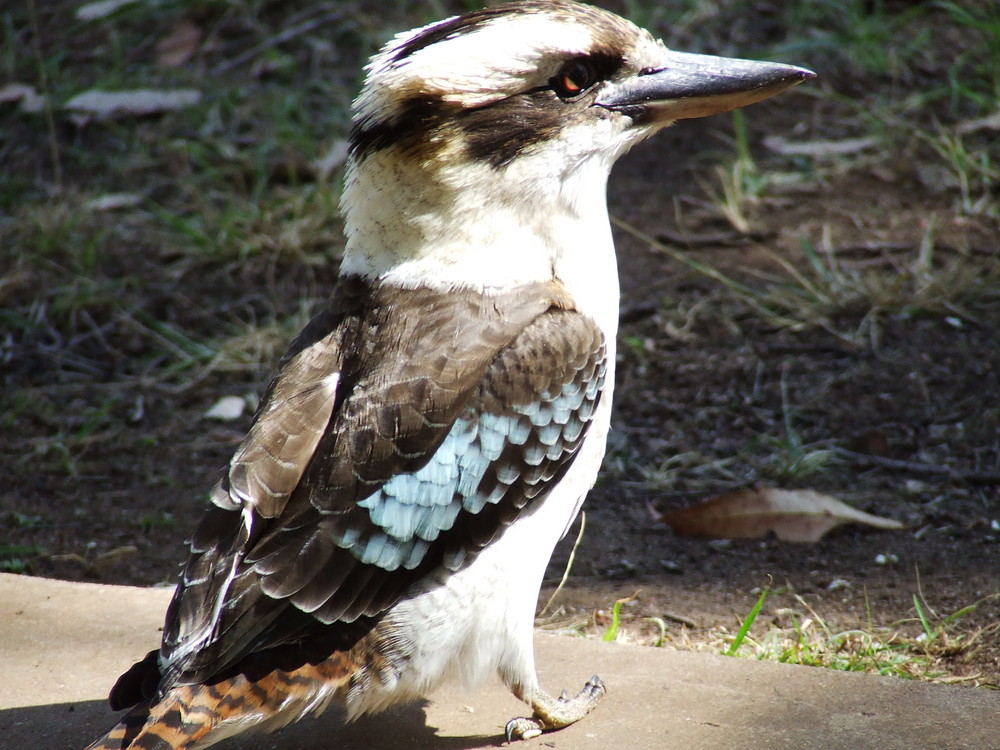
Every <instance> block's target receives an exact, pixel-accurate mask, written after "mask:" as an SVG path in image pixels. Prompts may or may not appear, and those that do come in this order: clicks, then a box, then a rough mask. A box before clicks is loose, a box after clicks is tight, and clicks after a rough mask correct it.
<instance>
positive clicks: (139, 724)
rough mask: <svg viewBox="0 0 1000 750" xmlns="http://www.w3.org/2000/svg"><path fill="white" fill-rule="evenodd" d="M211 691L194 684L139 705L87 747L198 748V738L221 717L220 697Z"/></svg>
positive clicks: (133, 749) (89, 749)
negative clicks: (154, 701) (157, 699)
mask: <svg viewBox="0 0 1000 750" xmlns="http://www.w3.org/2000/svg"><path fill="white" fill-rule="evenodd" d="M211 692H214V691H212V690H211V688H210V687H207V686H204V685H198V686H194V688H182V689H181V690H175V691H171V693H169V694H168V695H167V696H165V697H164V699H163V700H161V701H159V702H158V703H156V704H154V705H152V706H151V705H149V704H147V703H142V704H139V705H138V706H136V707H135V708H134V709H132V710H131V711H129V712H128V713H127V714H126V715H125V716H123V717H122V719H121V720H120V721H119V722H118V723H117V724H116V725H115V726H114V727H112V728H111V731H109V732H108V733H107V734H106V735H104V737H102V738H101V739H99V740H97V741H96V742H94V743H93V744H92V745H89V746H88V747H87V750H126V749H128V750H181V748H194V747H198V746H199V744H200V741H201V740H203V739H205V738H206V737H207V736H208V735H209V733H210V732H212V730H213V729H215V728H216V726H218V723H219V720H220V718H221V717H220V715H219V711H218V708H219V697H221V696H219V697H215V696H212V695H211V694H210V693H211ZM177 693H184V695H177ZM219 739H221V737H220V738H219ZM213 741H214V740H213ZM209 744H211V743H209ZM201 746H202V747H204V746H206V745H204V744H201Z"/></svg>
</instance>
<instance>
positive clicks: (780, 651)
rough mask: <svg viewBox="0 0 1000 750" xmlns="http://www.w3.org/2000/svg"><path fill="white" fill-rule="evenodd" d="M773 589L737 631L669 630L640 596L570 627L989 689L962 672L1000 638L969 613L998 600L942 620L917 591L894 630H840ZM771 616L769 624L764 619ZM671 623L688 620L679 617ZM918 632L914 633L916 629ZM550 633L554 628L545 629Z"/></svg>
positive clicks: (603, 635)
mask: <svg viewBox="0 0 1000 750" xmlns="http://www.w3.org/2000/svg"><path fill="white" fill-rule="evenodd" d="M787 593H788V592H786V591H784V590H776V589H774V588H772V586H771V585H770V584H769V585H767V586H766V587H764V588H763V589H761V590H760V591H759V593H757V597H756V599H755V600H754V604H753V606H752V607H751V608H750V610H749V612H748V613H747V615H746V616H745V617H743V618H740V619H739V624H738V627H737V629H736V632H735V633H733V632H731V631H730V630H729V628H728V627H726V626H715V627H711V628H696V627H693V623H691V624H690V625H683V626H682V627H681V628H680V632H677V630H676V626H675V629H674V630H671V629H670V628H669V627H668V625H667V622H666V620H665V619H664V618H662V617H644V616H638V615H635V614H626V612H625V611H624V610H623V606H624V605H626V604H628V603H630V602H632V601H634V600H635V599H636V596H637V595H636V594H633V595H632V596H630V597H626V598H624V599H619V600H616V601H615V602H614V603H613V604H612V606H611V608H610V610H609V611H605V610H601V611H599V612H597V613H595V615H594V618H593V620H592V621H591V622H583V621H580V622H576V623H574V624H573V625H572V627H568V626H566V625H565V624H562V625H561V626H560V627H561V630H562V631H564V632H566V631H567V630H569V631H571V632H573V633H575V634H577V635H582V636H586V637H595V638H600V639H601V640H603V641H605V642H622V643H631V644H634V645H642V646H650V647H657V648H660V647H662V648H668V649H676V650H683V651H704V652H712V653H719V654H722V655H724V656H729V657H734V658H740V659H753V660H758V661H774V662H778V663H781V664H797V665H800V666H808V667H818V668H822V669H832V670H836V671H841V672H864V673H867V674H878V675H886V676H893V677H900V678H905V679H915V680H921V681H926V682H949V683H968V684H983V685H984V686H986V687H990V686H992V687H998V686H996V685H989V684H986V683H981V682H980V675H978V674H976V673H971V674H970V673H969V671H968V670H967V669H963V668H962V665H963V664H965V663H966V662H967V661H968V660H969V659H970V658H971V657H972V656H974V654H975V652H976V651H977V650H978V649H979V648H981V647H982V646H983V645H985V644H988V643H990V642H991V640H992V639H994V638H995V637H996V635H997V634H998V633H1000V623H993V624H987V625H985V626H983V625H973V624H970V623H968V622H967V620H968V618H969V615H971V614H972V613H973V612H975V611H976V609H977V608H978V607H979V606H981V605H982V604H984V603H986V602H988V601H992V600H995V599H997V598H998V597H1000V594H994V595H992V596H988V597H984V598H983V599H981V600H980V601H977V602H975V603H973V604H971V605H968V606H966V607H962V608H960V609H958V610H956V611H955V612H953V613H952V614H950V615H938V614H937V613H935V612H933V611H932V610H931V609H930V608H929V606H928V605H927V604H926V603H925V602H924V601H923V599H922V598H921V597H920V596H919V595H917V594H914V597H913V601H914V611H915V613H916V616H915V617H914V618H913V619H912V620H907V621H903V622H899V623H894V624H893V625H891V626H884V625H878V624H875V622H874V618H873V615H872V612H871V610H870V608H869V611H868V615H867V623H866V624H865V625H864V626H862V627H854V628H849V629H843V630H842V629H838V628H836V627H834V626H832V625H831V624H830V623H829V622H828V621H826V620H825V619H824V618H823V617H822V616H820V615H819V614H818V613H817V612H816V611H815V609H814V608H813V607H812V606H810V605H809V604H808V603H807V602H806V601H805V599H803V598H802V597H801V596H799V595H797V594H796V595H794V597H793V601H794V605H793V606H786V607H781V606H776V607H775V608H773V609H770V610H769V609H768V607H767V605H768V603H769V602H770V601H771V600H772V599H773V596H774V595H778V594H787ZM765 614H766V622H763V620H764V619H765V618H764V615H765ZM671 617H672V618H673V619H677V620H680V619H682V618H679V617H677V616H676V615H672V616H671ZM914 624H916V625H917V628H916V629H914V627H913V625H914ZM546 626H547V627H549V628H552V627H553V625H552V623H547V625H546Z"/></svg>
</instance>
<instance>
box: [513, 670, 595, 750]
mask: <svg viewBox="0 0 1000 750" xmlns="http://www.w3.org/2000/svg"><path fill="white" fill-rule="evenodd" d="M606 692H607V690H606V688H605V687H604V683H603V682H601V678H600V677H598V676H597V675H596V674H595V675H594V676H593V677H591V678H590V679H589V680H587V683H586V684H585V685H584V686H583V689H582V690H581V691H580V692H579V693H577V694H576V695H574V696H573V697H570V696H569V694H568V693H567V692H566V691H565V690H563V691H562V693H560V695H559V697H558V698H553V697H552V696H550V695H548V694H547V693H544V692H542V691H539V692H538V693H537V694H536V695H535V697H534V698H533V699H532V700H531V707H532V709H534V714H533V715H532V716H531V718H528V717H524V716H522V717H518V718H516V719H511V720H510V721H508V722H507V726H506V728H505V729H504V734H505V735H506V737H507V742H515V741H517V740H530V739H531V738H532V737H537V736H538V735H540V734H541V733H542V732H548V731H551V730H553V729H562V728H563V727H567V726H569V725H570V724H573V723H575V722H577V721H579V720H580V719H582V718H583V717H584V716H586V715H587V714H589V713H590V712H591V711H592V710H593V709H594V706H596V705H597V703H598V701H600V700H601V698H603V697H604V694H605V693H606Z"/></svg>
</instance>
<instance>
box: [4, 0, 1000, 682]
mask: <svg viewBox="0 0 1000 750" xmlns="http://www.w3.org/2000/svg"><path fill="white" fill-rule="evenodd" d="M601 4H602V5H605V7H608V8H609V9H611V10H614V11H616V12H619V13H621V14H623V15H625V16H627V17H628V18H630V19H632V20H633V21H635V22H636V23H638V24H640V25H642V26H645V27H647V28H649V29H650V30H651V31H653V33H654V34H656V35H659V36H661V37H662V38H663V39H664V41H665V42H666V43H667V44H668V45H669V46H671V47H676V48H678V49H683V50H688V51H696V52H704V53H711V54H721V55H729V56H738V57H749V58H758V59H771V60H775V61H780V62H787V63H794V64H800V65H804V66H806V67H809V68H811V69H813V70H815V71H816V72H817V73H818V74H819V78H818V79H817V80H816V81H812V82H809V83H807V84H803V85H802V86H799V87H797V88H796V89H794V90H793V91H791V92H788V93H786V94H783V95H782V96H780V97H778V98H777V99H775V100H773V101H770V102H766V103H763V104H760V105H755V106H753V107H752V108H749V109H747V110H746V111H745V112H737V113H734V114H732V115H724V116H720V117H716V118H713V119H711V120H704V121H692V122H687V123H680V124H678V125H677V126H675V127H674V128H672V129H671V130H669V131H667V132H665V133H663V134H661V135H659V136H658V137H656V138H655V139H653V140H652V141H650V142H647V143H645V144H643V145H642V146H641V147H640V148H637V149H636V150H635V151H634V152H633V153H631V154H630V155H628V156H627V157H626V158H625V159H623V161H622V162H621V164H620V165H619V167H618V168H617V169H616V171H615V173H614V174H613V175H612V180H611V184H610V188H609V203H610V207H611V214H612V217H613V222H614V224H615V232H616V237H617V243H618V249H619V264H620V267H621V275H622V284H623V296H622V304H621V315H622V331H621V334H620V337H621V338H620V344H619V349H620V355H619V356H620V362H619V374H618V379H619V385H618V387H619V391H618V395H617V401H616V413H615V419H614V431H613V434H612V439H611V444H610V447H609V455H608V458H607V460H606V461H605V467H604V471H603V473H602V477H601V480H600V481H599V484H598V487H597V488H596V489H595V490H594V492H593V493H592V494H591V498H590V500H589V501H588V504H587V506H586V508H587V521H586V529H585V530H584V533H583V535H582V538H581V540H580V542H579V545H578V546H577V547H576V549H575V554H573V555H572V556H573V565H572V567H570V568H569V569H568V575H567V576H566V579H565V585H564V586H563V588H562V589H561V590H560V591H559V593H558V595H557V596H555V598H553V599H552V600H551V601H549V599H550V597H551V595H552V594H553V592H554V591H555V588H556V586H557V584H558V583H559V582H560V580H561V579H563V577H564V571H566V570H567V563H568V562H569V558H570V556H571V553H572V552H573V551H574V539H575V537H576V536H577V532H578V531H579V524H578V525H577V526H576V527H574V529H573V530H572V531H571V533H570V535H569V538H567V540H566V541H565V542H564V543H563V545H562V546H561V547H560V548H559V550H558V551H557V554H556V557H555V559H554V561H553V564H552V566H551V567H550V571H549V576H548V580H547V582H546V588H545V590H544V591H543V595H542V599H541V601H540V608H541V610H542V611H541V616H540V619H539V623H540V624H542V625H544V626H545V627H550V628H556V629H561V630H567V631H570V632H574V633H580V634H584V635H588V636H590V637H603V638H607V639H609V640H611V639H617V640H630V641H634V642H639V643H645V644H649V645H651V646H665V647H674V648H692V649H703V650H712V651H722V652H730V653H733V654H736V655H740V656H746V657H749V658H770V659H778V660H782V661H795V662H798V663H807V664H817V665H822V666H829V667H832V668H838V669H861V670H868V671H879V672H885V673H891V674H899V675H902V676H912V677H920V678H922V679H934V680H945V681H951V682H959V683H962V684H969V685H986V686H993V687H997V685H998V680H1000V649H998V646H997V633H998V628H1000V624H998V623H1000V605H998V601H997V597H998V592H1000V248H998V245H1000V242H998V237H1000V231H998V230H1000V6H998V5H997V3H995V2H993V1H992V0H982V1H981V2H976V1H974V0H965V1H963V2H916V1H913V2H906V1H904V0H896V1H893V0H885V1H884V2H879V1H878V0H867V1H865V0H826V1H820V2H811V3H781V2H767V1H766V0H761V1H753V0H720V1H719V2H708V1H706V0H673V1H667V2H641V1H639V0H636V1H635V2H620V3H601ZM399 5H400V6H402V5H404V4H399ZM475 7H478V6H477V4H475V3H452V2H414V3H406V4H405V7H387V5H386V4H385V3H383V2H360V1H359V2H300V1H297V2H274V1H272V2H268V1H266V0H245V1H243V2H241V1H239V0H203V1H191V2H177V1H175V0H103V1H101V2H90V3H80V2H76V1H74V2H68V1H64V0H45V1H44V2H42V1H41V0H14V1H13V2H8V3H5V4H4V7H3V9H2V10H0V34H2V37H0V38H2V44H0V388H2V392H0V571H5V572H8V573H21V574H31V575H46V576H54V577H62V578H69V579H74V580H76V579H79V580H104V581H108V582H118V583H130V584H138V585H154V584H162V585H169V584H170V582H171V581H172V580H173V578H174V576H175V574H176V566H177V563H178V562H179V561H180V560H181V559H182V558H183V555H184V549H183V541H184V539H185V538H186V537H187V534H188V533H189V531H190V529H191V528H192V526H193V524H194V523H195V522H196V520H197V518H198V516H199V513H200V509H201V507H202V505H203V503H204V502H205V497H206V495H207V492H208V490H209V488H210V487H211V485H212V484H213V483H214V482H215V480H216V479H217V477H218V473H219V471H220V469H221V468H222V467H224V466H225V464H226V462H227V461H228V458H229V455H230V454H231V452H232V450H233V449H234V447H235V445H236V444H237V443H238V442H239V440H240V439H241V436H242V434H243V433H244V432H245V430H246V428H247V426H248V424H249V420H250V418H251V415H252V412H253V409H254V407H255V405H256V401H257V398H258V397H259V395H260V393H261V391H262V388H263V385H264V383H265V382H266V378H267V375H268V373H269V372H270V370H271V369H272V367H273V366H274V364H275V362H276V361H277V358H278V357H279V356H280V354H281V352H282V350H283V349H284V347H285V346H286V345H287V343H288V342H289V341H290V339H291V338H292V337H293V336H294V335H295V333H296V332H297V331H298V330H299V329H300V328H301V327H302V326H303V325H304V324H305V322H306V321H307V320H308V319H309V317H310V315H311V314H312V312H313V311H315V310H316V309H317V306H318V305H319V303H320V302H321V301H322V300H323V299H324V296H325V295H326V294H327V293H328V291H329V289H330V288H331V287H332V284H333V280H334V279H335V277H336V274H337V264H338V259H339V257H340V252H341V249H342V247H343V239H342V235H341V232H342V222H341V219H340V217H339V214H338V208H337V205H338V200H339V193H340V187H341V181H342V176H343V175H342V167H343V162H344V157H345V153H346V138H347V136H348V132H349V106H350V102H351V99H352V97H353V96H354V95H355V94H356V92H357V91H358V88H359V86H360V83H361V80H362V66H363V64H364V62H365V61H366V59H367V58H368V56H369V55H370V54H372V53H373V52H374V51H375V50H376V49H377V48H378V47H380V46H381V45H382V44H383V43H384V42H385V41H387V40H388V39H389V38H390V37H391V36H392V35H393V34H394V33H397V32H399V31H402V30H405V29H408V28H411V27H413V26H416V25H421V24H425V23H428V22H431V21H434V20H437V19H440V18H443V17H446V16H449V15H452V14H454V13H458V12H462V11H465V10H469V9H472V8H475ZM752 487H757V488H760V487H764V488H780V489H789V490H795V491H799V490H815V491H818V492H822V493H824V494H829V495H832V496H835V497H837V498H839V499H840V500H843V501H845V502H847V503H849V504H850V505H851V506H853V507H856V508H859V509H863V510H866V511H869V512H871V513H875V514H878V515H879V516H882V517H887V518H890V519H894V520H896V521H899V522H901V524H902V525H903V527H904V528H902V529H900V530H895V531H887V530H873V529H871V528H866V527H864V526H858V525H850V526H844V527H842V528H839V529H837V530H835V531H832V532H831V533H829V534H826V535H825V536H822V538H821V539H817V540H815V541H812V542H799V543H792V542H789V541H786V540H785V537H787V534H783V533H782V530H781V527H780V526H776V527H775V528H773V529H772V531H771V533H769V534H767V535H766V536H765V537H763V538H759V539H727V538H723V539H716V540H715V541H710V542H709V541H706V540H705V539H702V538H695V537H689V536H685V535H684V533H682V532H681V531H679V530H678V529H676V528H675V529H672V528H671V524H670V523H669V522H668V519H669V515H664V514H669V512H670V511H673V510H677V509H680V508H683V507H686V506H689V505H692V504H693V503H696V502H697V501H699V500H703V499H705V498H710V497H712V496H715V495H719V494H720V493H726V492H744V491H746V490H747V488H752ZM805 494H807V493H805ZM802 496H805V495H804V494H803V495H802ZM809 512H810V511H809V510H808V508H806V509H805V510H802V509H800V510H799V511H791V512H789V511H785V519H784V520H785V522H788V521H796V520H801V517H802V516H803V515H807V514H808V513H809ZM779 515H780V514H779ZM789 516H791V517H790V518H789ZM730 520H732V519H730ZM776 523H779V524H780V523H781V521H777V522H776ZM706 533H708V534H709V535H710V536H721V537H728V536H731V535H735V533H734V532H732V531H726V532H725V533H722V532H718V533H712V529H711V528H710V529H709V530H708V532H706ZM758 602H763V603H762V604H761V606H760V608H759V609H755V608H754V605H755V603H758ZM543 605H544V606H543ZM748 621H750V623H751V624H752V627H751V628H750V629H749V630H748V631H746V632H743V631H740V632H738V631H739V629H740V626H741V625H742V624H745V623H747V622H748ZM741 633H742V634H741Z"/></svg>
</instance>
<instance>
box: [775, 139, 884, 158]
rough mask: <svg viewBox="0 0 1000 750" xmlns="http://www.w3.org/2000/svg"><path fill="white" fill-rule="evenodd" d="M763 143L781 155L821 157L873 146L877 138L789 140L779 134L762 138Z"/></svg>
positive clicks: (851, 152)
mask: <svg viewBox="0 0 1000 750" xmlns="http://www.w3.org/2000/svg"><path fill="white" fill-rule="evenodd" d="M764 145H765V146H766V147H767V148H769V149H771V150H772V151H774V152H776V153H779V154H782V155H783V156H812V157H816V158H822V157H824V156H844V155H848V154H855V153H857V152H858V151H864V150H865V149H866V148H874V147H875V146H877V145H878V139H877V138H874V137H872V136H865V137H863V138H845V139H844V140H841V141H799V142H793V141H789V140H788V139H787V138H782V137H781V136H780V135H772V136H768V137H767V138H765V139H764Z"/></svg>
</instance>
